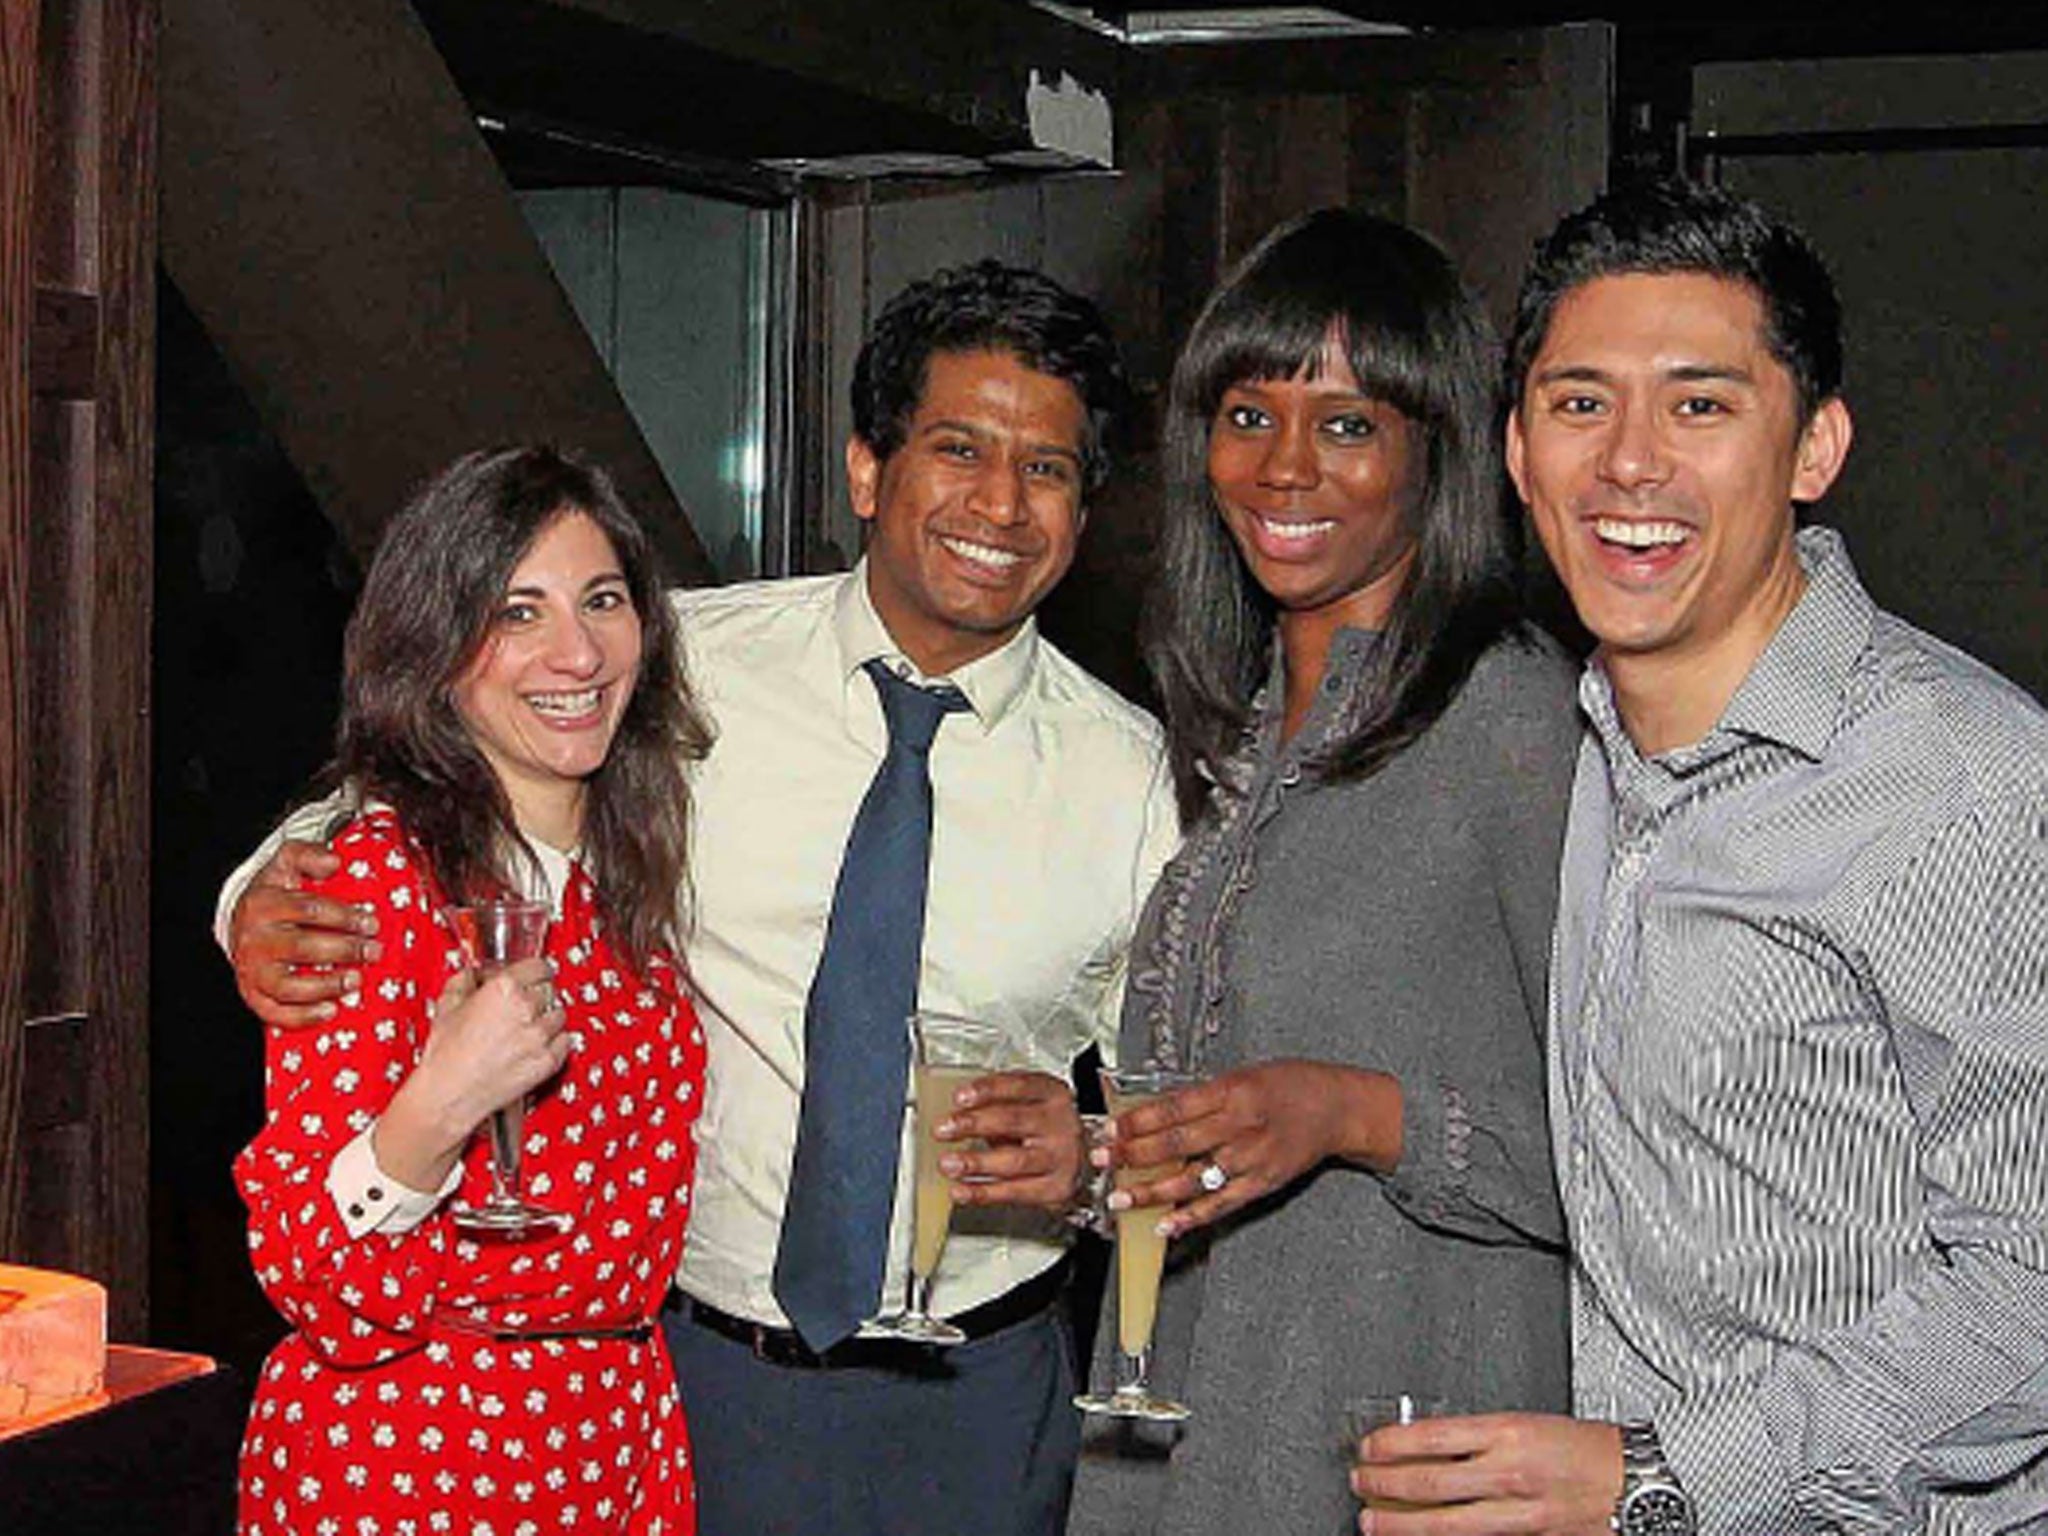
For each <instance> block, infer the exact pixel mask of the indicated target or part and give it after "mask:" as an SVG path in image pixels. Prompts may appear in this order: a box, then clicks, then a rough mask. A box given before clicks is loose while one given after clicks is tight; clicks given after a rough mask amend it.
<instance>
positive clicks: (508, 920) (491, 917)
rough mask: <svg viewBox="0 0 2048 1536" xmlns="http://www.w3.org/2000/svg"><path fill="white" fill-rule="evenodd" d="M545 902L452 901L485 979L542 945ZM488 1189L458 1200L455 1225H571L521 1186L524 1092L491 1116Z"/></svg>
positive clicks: (458, 926)
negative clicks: (478, 1197) (469, 1200)
mask: <svg viewBox="0 0 2048 1536" xmlns="http://www.w3.org/2000/svg"><path fill="white" fill-rule="evenodd" d="M548 915H549V914H548V907H547V903H546V902H541V901H484V902H476V903H473V904H471V905H468V906H460V907H450V908H449V909H448V921H449V922H450V923H451V924H452V925H453V926H454V928H455V937H456V940H457V941H458V942H459V943H460V944H461V945H462V951H463V954H464V955H465V956H466V957H467V958H468V960H469V963H470V964H471V965H472V966H474V967H475V968H476V971H477V974H478V977H479V978H480V979H481V980H484V981H488V980H489V979H490V978H491V977H492V976H494V975H496V974H497V973H498V972H499V971H502V970H503V969H505V967H506V966H508V965H513V964H516V963H517V962H519V961H521V960H533V959H536V958H538V957H539V956H540V955H541V953H542V952H543V951H544V949H545V947H546V943H547V933H548ZM489 1132H490V1153H491V1193H490V1196H489V1198H488V1199H486V1200H485V1201H484V1203H483V1204H482V1205H457V1206H456V1207H455V1225H456V1226H457V1227H458V1228H459V1229H460V1230H462V1231H464V1232H468V1233H471V1234H474V1235H477V1236H488V1237H495V1238H502V1239H509V1240H517V1239H520V1238H524V1237H530V1236H532V1235H534V1234H535V1233H538V1232H559V1231H563V1230H566V1229H567V1227H568V1226H569V1221H570V1218H569V1214H568V1213H567V1212H566V1211H551V1210H549V1209H547V1208H546V1207H545V1206H539V1205H535V1204H533V1203H532V1202H531V1201H529V1200H527V1199H526V1198H525V1197H524V1196H523V1195H522V1194H521V1193H520V1188H519V1148H520V1143H521V1142H522V1141H523V1140H524V1139H525V1134H526V1098H525V1096H524V1095H523V1094H522V1095H521V1096H520V1097H519V1098H517V1099H514V1100H513V1101H512V1102H511V1103H510V1104H507V1105H505V1106H504V1107H503V1108H500V1109H494V1110H492V1111H491V1115H490V1120H489Z"/></svg>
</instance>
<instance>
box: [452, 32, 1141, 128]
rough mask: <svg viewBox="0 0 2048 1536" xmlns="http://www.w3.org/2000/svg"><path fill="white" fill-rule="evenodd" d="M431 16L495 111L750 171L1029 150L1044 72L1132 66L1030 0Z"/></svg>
mask: <svg viewBox="0 0 2048 1536" xmlns="http://www.w3.org/2000/svg"><path fill="white" fill-rule="evenodd" d="M416 6H417V9H418V11H419V13H420V15H421V18H422V19H423V20H424V21H425V22H426V24H427V26H428V27H429V28H430V30H431V31H432V32H433V34H434V40H435V42H436V44H437V45H438V46H439V47H440V48H441V50H442V52H443V54H444V55H445V56H446V58H447V59H448V61H449V65H450V67H451V68H452V70H453V71H454V73H455V75H456V78H457V79H458V80H460V81H461V83H462V86H463V88H464V90H465V91H466V92H468V93H469V95H470V97H471V99H472V101H473V102H476V103H477V104H479V105H480V106H483V107H486V108H489V109H493V110H499V111H510V110H514V109H522V108H523V109H524V110H527V111H533V112H541V113H544V114H547V115H550V116H553V117H555V118H557V119H560V120H563V121H567V122H577V123H582V124H585V125H589V126H603V127H608V128H610V129H612V130H614V131H617V132H620V133H624V134H627V135H629V136H631V137H633V138H635V139H638V140H640V141H643V142H646V143H650V144H662V145H666V146H669V147H671V148H674V149H677V150H682V151H687V152H693V153H700V154H715V155H723V156H726V157H729V158H734V159H745V160H752V159H762V158H769V157H808V158H813V159H820V158H830V157H834V156H843V155H853V154H868V153H885V152H890V151H924V152H929V153H941V154H959V155H989V154H997V153H1003V152H1007V151H1018V150H1026V149H1029V148H1031V147H1032V145H1033V143H1034V137H1033V129H1032V122H1031V106H1030V101H1031V91H1032V84H1033V78H1034V76H1035V77H1036V79H1037V81H1038V83H1039V84H1040V85H1041V86H1042V87H1046V88H1053V87H1057V86H1058V85H1059V84H1060V82H1061V80H1062V78H1063V77H1066V78H1071V79H1072V80H1073V81H1075V82H1077V83H1078V84H1079V85H1080V86H1081V87H1083V88H1085V89H1088V90H1092V91H1097V92H1100V93H1102V94H1103V95H1105V96H1110V95H1112V94H1113V92H1114V89H1115V84H1116V78H1117V73H1118V70H1119V68H1120V67H1121V65H1120V53H1121V50H1120V49H1119V48H1118V46H1117V44H1116V43H1115V42H1114V41H1113V40H1111V39H1109V38H1106V37H1103V36H1100V35H1098V34H1096V33H1094V32H1091V31H1089V30H1087V29H1085V28H1082V27H1078V26H1075V25H1072V24H1071V23H1068V22H1064V21H1060V20H1058V19H1056V18H1054V17H1051V16H1047V15H1045V14H1043V13H1042V12H1039V11H1036V10H1033V9H1032V8H1030V7H1029V6H1025V5H1019V4H1017V3H1015V0H890V3H889V4H887V5H877V4H874V3H872V0H751V3H749V4H745V5H729V4H716V3H709V0H416ZM597 81H602V82H603V86H602V88H601V89H593V82H597Z"/></svg>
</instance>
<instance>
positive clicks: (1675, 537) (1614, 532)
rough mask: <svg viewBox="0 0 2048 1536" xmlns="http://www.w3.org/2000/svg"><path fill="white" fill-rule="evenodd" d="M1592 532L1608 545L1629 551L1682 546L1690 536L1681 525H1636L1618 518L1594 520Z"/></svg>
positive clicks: (1686, 529) (1689, 531) (1688, 531)
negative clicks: (1675, 545)
mask: <svg viewBox="0 0 2048 1536" xmlns="http://www.w3.org/2000/svg"><path fill="white" fill-rule="evenodd" d="M1593 532H1595V533H1596V534H1598V535H1599V536H1600V537H1601V538H1602V539H1604V540H1605V541H1606V542H1607V543H1609V544H1625V545H1627V546H1628V547H1629V548H1630V549H1655V548H1657V547H1658V546H1659V545H1661V544H1683V543H1684V542H1685V541H1686V539H1687V538H1688V537H1689V536H1690V534H1691V530H1690V529H1688V528H1687V527H1686V526H1685V524H1683V523H1637V522H1628V521H1625V520H1623V519H1622V518H1618V517H1599V518H1595V519H1594V520H1593Z"/></svg>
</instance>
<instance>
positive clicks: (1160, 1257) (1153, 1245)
mask: <svg viewBox="0 0 2048 1536" xmlns="http://www.w3.org/2000/svg"><path fill="white" fill-rule="evenodd" d="M1200 1081H1201V1079H1200V1078H1199V1077H1198V1076H1196V1075H1195V1074H1193V1073H1190V1072H1177V1071H1174V1070H1172V1069H1171V1068H1168V1067H1160V1066H1155V1065H1150V1064H1148V1065H1146V1066H1142V1067H1132V1068H1115V1067H1105V1068H1103V1071H1102V1093H1103V1097H1104V1098H1106V1099H1107V1100H1108V1101H1109V1112H1110V1113H1111V1114H1112V1115H1121V1114H1123V1113H1124V1112H1125V1111H1127V1110H1132V1109H1135V1108H1137V1107H1138V1106H1139V1105H1140V1104H1143V1103H1145V1102H1146V1101H1148V1100H1150V1099H1156V1098H1158V1097H1159V1096H1160V1095H1162V1094H1167V1093H1174V1092H1177V1091H1179V1090H1180V1089H1183V1088H1192V1087H1193V1086H1194V1085H1195V1084H1196V1083H1198V1082H1200ZM1185 1166H1186V1164H1185V1163H1158V1164H1154V1165H1152V1166H1150V1167H1145V1168H1129V1167H1125V1166H1123V1165H1121V1164H1119V1165H1118V1167H1117V1170H1116V1185H1117V1188H1119V1189H1128V1188H1130V1187H1131V1186H1132V1185H1134V1184H1152V1183H1156V1182H1157V1181H1159V1180H1160V1179H1167V1178H1171V1177H1172V1176H1173V1175H1174V1174H1176V1173H1179V1172H1180V1171H1181V1169H1182V1168H1183V1167H1185ZM1165 1216H1166V1212H1165V1211H1163V1210H1161V1209H1160V1208H1159V1207H1157V1206H1133V1207H1132V1208H1131V1209H1130V1210H1127V1211H1118V1212H1117V1213H1116V1347H1117V1365H1116V1387H1115V1390H1113V1391H1110V1392H1084V1393H1082V1394H1081V1395H1080V1396H1079V1397H1077V1398H1075V1399H1074V1406H1075V1407H1076V1408H1079V1409H1080V1410H1081V1411H1082V1412H1083V1413H1101V1414H1108V1415H1110V1416H1112V1417H1114V1418H1120V1419H1150V1420H1153V1421H1154V1422H1156V1423H1163V1424H1178V1423H1179V1422H1181V1421H1182V1420H1183V1419H1185V1418H1187V1417H1188V1409H1187V1407H1186V1406H1185V1405H1184V1404H1181V1403H1177V1402H1175V1401H1174V1400H1173V1399H1172V1398H1170V1397H1164V1396H1161V1395H1160V1394H1158V1393H1156V1392H1154V1391H1153V1390H1152V1388H1151V1385H1150V1380H1149V1378H1150V1375H1151V1369H1152V1328H1153V1324H1154V1323H1155V1322H1156V1321H1157V1319H1158V1316H1159V1281H1160V1277H1161V1275H1162V1274H1164V1272H1165V1270H1166V1239H1165V1237H1163V1236H1162V1235H1161V1234H1160V1232H1159V1223H1160V1221H1161V1220H1163V1219H1164V1217H1165Z"/></svg>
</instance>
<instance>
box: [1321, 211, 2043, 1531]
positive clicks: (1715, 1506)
mask: <svg viewBox="0 0 2048 1536" xmlns="http://www.w3.org/2000/svg"><path fill="white" fill-rule="evenodd" d="M1509 380H1510V384H1511V387H1512V389H1513V404H1514V410H1513V413H1512V416H1511V418H1510V421H1509V425H1508V444H1507V446H1508V461H1509V467H1510V471H1511V473H1512V475H1513V477H1514V480H1515V484H1516V487H1517V489H1518V490H1519V491H1520V493H1521V496H1522V499H1523V500H1524V502H1525V503H1526V504H1527V505H1528V508H1529V510H1530V513H1531V516H1532V517H1533V519H1534V521H1535V524H1536V527H1537V531H1538V533H1539V534H1540V536H1541V537H1542V540H1543V543H1544V547H1545V549H1546V550H1547V551H1548V553H1549V555H1550V559H1551V561H1552V563H1553V564H1554V565H1555V566H1556V568H1557V570H1558V572H1559V574H1560V575H1561V577H1562V578H1563V580H1564V582H1565V585H1566V587H1567V588H1568V589H1569V590H1570V592H1571V595H1572V599H1573V602H1574V605H1575V606H1576V608H1577V610H1578V613H1579V616H1580V618H1581V619H1582V620H1583V621H1584V623H1585V624H1586V627H1587V628H1588V629H1589V630H1590V631H1591V632H1592V633H1593V635H1594V637H1595V639H1596V640H1597V641H1598V649H1597V650H1596V652H1595V654H1594V657H1593V659H1592V662H1591V664H1590V665H1589V666H1588V668H1587V672H1586V676H1585V679H1584V681H1583V684H1582V687H1581V691H1580V699H1581V703H1582V705H1583V707H1584V710H1585V713H1586V715H1587V717H1588V721H1589V725H1590V730H1589V732H1588V734H1587V737H1586V739H1585V742H1584V744H1583V746H1582V749H1581V756H1580V762H1579V772H1578V779H1577V783H1576V786H1575V789H1574V795H1573V802H1572V809H1571V822H1570V829H1569V832H1568V834H1567V840H1566V849H1565V862H1564V871H1563V883H1562V887H1561V891H1560V901H1559V908H1558V927H1557V935H1556V942H1555V948H1554V965H1553V974H1552V979H1551V1023H1552V1030H1551V1040H1550V1058H1551V1059H1550V1085H1551V1095H1552V1117H1553V1125H1554V1129H1553V1138H1554V1144H1555V1150H1556V1158H1557V1171H1558V1179H1559V1184H1560V1188H1561V1191H1562V1194H1563V1197H1564V1204H1565V1209H1566V1212H1567V1215H1568V1218H1569V1221H1570V1227H1571V1239H1572V1245H1573V1250H1574V1287H1573V1291H1574V1295H1573V1343H1574V1364H1573V1379H1574V1395H1575V1398H1576V1403H1577V1410H1578V1413H1579V1417H1578V1418H1576V1419H1560V1418H1543V1417H1537V1416H1532V1415H1499V1416H1491V1417H1486V1418H1469V1419H1446V1420H1440V1421H1438V1422H1436V1423H1435V1424H1425V1425H1419V1426H1415V1427H1413V1428H1408V1429H1393V1430H1387V1431H1383V1432H1381V1433H1380V1434H1379V1435H1376V1436H1374V1437H1373V1438H1372V1439H1371V1440H1370V1441H1368V1442H1367V1454H1366V1459H1365V1460H1363V1461H1362V1462H1361V1464H1360V1466H1359V1467H1358V1469H1357V1471H1356V1473H1355V1477H1354V1481H1355V1483H1356V1484H1357V1486H1358V1487H1359V1489H1360V1491H1361V1492H1362V1493H1365V1494H1368V1495H1380V1496H1385V1497H1391V1498H1403V1499H1412V1500H1416V1501H1420V1502H1425V1503H1429V1502H1436V1501H1450V1500H1465V1501H1470V1502H1467V1503H1465V1504H1463V1505H1462V1506H1461V1507H1459V1508H1456V1509H1443V1510H1423V1511H1417V1512H1413V1513H1400V1514H1396V1513H1390V1512H1382V1511H1374V1510H1370V1509H1368V1511H1367V1512H1366V1514H1365V1515H1364V1516H1363V1517H1362V1520H1361V1525H1362V1527H1363V1528H1364V1529H1366V1530H1368V1531H1376V1532H1379V1533H1381V1536H1411V1533H1412V1536H1425V1533H1429V1532H1450V1531H1454V1530H1455V1531H1458V1532H1471V1531H1478V1530H1517V1531H1529V1530H1541V1531H1552V1532H1600V1531H1607V1530H1615V1531H1621V1532H1626V1533H1631V1536H1640V1533H1650V1532H1662V1533H1690V1532H1693V1531H1699V1532H1702V1533H1711V1536H1723V1533H1727V1536H1734V1533H1743V1536H1748V1533H1754V1536H1788V1533H1797V1532H1807V1531H1814V1532H1819V1531H1856V1532H1878V1531H1885V1532H1893V1531H1931V1532H1958V1533H1960V1532H1972V1533H1975V1532H1994V1531H2010V1530H2043V1531H2048V716H2044V714H2043V712H2042V710H2041V708H2040V707H2039V706H2038V705H2037V704H2036V703H2035V702H2034V701H2033V700H2032V699H2031V698H2029V697H2028V696H2027V695H2026V694H2025V693H2023V692H2022V691H2021V690H2019V689H2018V688H2016V687H2014V686H2013V685H2011V684H2010V683H2008V682H2006V681H2005V680H2003V679H2001V678H1999V677H1998V676H1996V675H1995V674H1993V673H1991V672H1990V671H1988V670H1987V669H1985V668H1984V667H1982V666H1980V665H1978V664H1977V663H1975V662H1974V661H1972V660H1971V659H1970V658H1968V657H1966V656H1964V655H1962V654H1960V653H1959V652H1957V651H1955V650H1953V649H1951V648H1949V647H1947V646H1945V645H1943V644H1942V643H1941V642H1940V641H1938V640H1935V639H1933V638H1932V637H1930V636H1928V635H1925V634H1922V633H1920V632H1919V631H1916V630H1914V629H1912V628H1911V627H1909V626H1908V625H1906V624H1904V623H1903V622H1901V621H1900V620H1898V619H1897V618H1895V617H1893V616H1891V615H1889V614H1887V613H1884V612H1882V611H1881V610H1879V609H1877V608H1876V607H1875V606H1874V605H1873V604H1872V603H1871V601H1870V598H1869V597H1868V596H1867V595H1866V594H1865V592H1864V591H1863V588H1862V587H1861V585H1860V584H1859V583H1858V581H1857V579H1856V576H1855V573H1854V571H1853V570H1852V569H1851V567H1850V564H1849V559H1848V556H1847V554H1846V552H1845V551H1844V548H1843V545H1842V542H1841V540H1840V538H1839V537H1838V536H1836V535H1835V534H1834V533H1833V532H1831V531H1829V530H1827V529H1824V528H1819V527H1810V528H1807V529H1805V530H1804V531H1799V530H1798V529H1797V527H1796V524H1795V512H1794V509H1795V507H1796V506H1800V505H1805V504H1810V503H1812V502H1815V501H1818V500H1819V499H1820V498H1821V497H1822V496H1823V495H1824V494H1825V493H1826V491H1827V490H1828V488H1829V486H1830V484H1831V483H1832V482H1833V480H1834V478H1835V475H1836V473H1837V472H1838V470H1839V469H1840V467H1841V464H1842V462H1843V459H1844V457H1845V455H1846V454H1847V452H1848V448H1849V442H1850V436H1851V427H1850V419H1849V414H1848V411H1847V409H1846V407H1845V406H1844V404H1843V402H1842V400H1841V398H1840V395H1839V389H1840V382H1841V343H1840V329H1839V308H1838V305H1837V302H1836V299H1835V294H1834V289H1833V285H1832V282H1831V281H1830V279H1829V277H1828V274H1827V271H1826V268H1825V267H1824V266H1823V265H1822V263H1821V261H1820V259H1819V258H1818V257H1817V256H1816V255H1815V254H1814V252H1813V251H1812V249H1811V248H1810V247H1809V246H1808V245H1807V244H1806V242H1805V241H1804V240H1803V239H1802V238H1801V237H1800V236H1799V235H1797V234H1796V233H1795V232H1793V231H1792V230H1790V229H1788V228H1787V227H1786V226H1784V225H1783V224H1781V223H1779V222H1777V221H1776V220H1774V219H1773V218H1771V217H1770V216H1769V215H1767V214H1765V213H1764V212H1763V211H1762V210H1760V209H1758V208H1756V207H1755V206H1753V205H1751V204H1747V203H1744V202H1741V201H1739V200H1737V199H1735V198H1732V197H1729V196H1727V195H1725V194H1722V193H1719V192H1714V191H1711V190H1707V189H1701V188H1694V187H1685V186H1677V185H1665V186H1656V187H1647V188H1635V189H1629V190H1624V191H1621V192H1617V193H1614V194H1610V195H1609V196H1608V197H1606V198H1603V199H1602V200H1601V201H1600V202H1598V203H1596V204H1594V205H1593V206H1592V207H1591V208H1589V209H1587V210H1585V211H1584V212H1582V213H1580V214H1577V215H1574V216H1573V217H1572V218H1570V219H1567V220H1566V221H1565V222H1564V223H1563V224H1562V225H1560V226H1559V228H1558V230H1557V231H1556V233H1554V234H1553V235H1552V236H1551V238H1550V239H1549V241H1547V242H1546V243H1545V245H1544V247H1543V248H1542V250H1541V251H1540V252H1539V254H1538V257H1537V261H1536V265H1535V267H1534V269H1533V270H1532V271H1531V273H1530V276H1529V278H1528V279H1527V281H1526V282H1525V284H1524V286H1523V292H1522V298H1521V303H1520V307H1519V312H1518V315H1517V320H1516V328H1515V335H1514V338H1513V341H1512V343H1511V346H1510V353H1509ZM1403 1457H1423V1458H1445V1457H1457V1458H1462V1459H1460V1460H1443V1459H1437V1460H1433V1461H1432V1460H1417V1461H1409V1462H1407V1463H1406V1464H1399V1462H1398V1458H1403Z"/></svg>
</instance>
